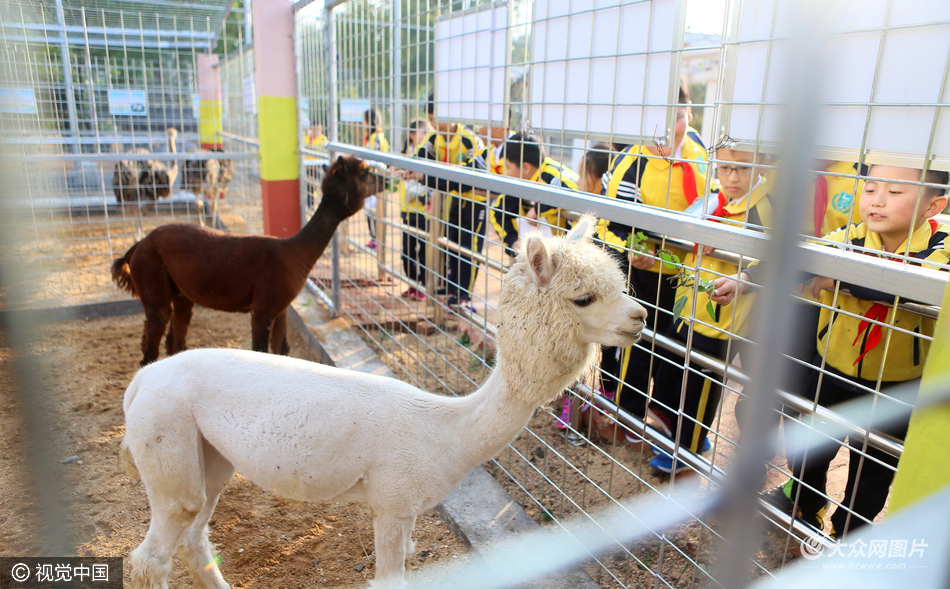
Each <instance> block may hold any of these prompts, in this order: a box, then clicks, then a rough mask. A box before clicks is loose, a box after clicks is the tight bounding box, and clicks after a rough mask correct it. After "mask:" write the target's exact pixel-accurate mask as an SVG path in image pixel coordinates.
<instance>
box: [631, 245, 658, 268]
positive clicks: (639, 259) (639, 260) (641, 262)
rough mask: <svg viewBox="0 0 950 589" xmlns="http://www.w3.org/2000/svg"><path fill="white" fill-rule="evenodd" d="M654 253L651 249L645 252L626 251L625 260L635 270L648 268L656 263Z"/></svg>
mask: <svg viewBox="0 0 950 589" xmlns="http://www.w3.org/2000/svg"><path fill="white" fill-rule="evenodd" d="M654 255H655V252H654V251H653V249H648V250H647V251H645V252H627V260H629V262H630V265H631V266H633V267H634V268H636V269H637V270H649V269H650V268H652V267H653V264H655V263H656V259H654V257H653V256H654Z"/></svg>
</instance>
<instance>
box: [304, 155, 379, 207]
mask: <svg viewBox="0 0 950 589" xmlns="http://www.w3.org/2000/svg"><path fill="white" fill-rule="evenodd" d="M385 187H386V179H385V178H384V177H382V176H380V175H378V174H376V173H374V171H373V169H372V167H371V166H370V165H369V164H367V163H366V162H364V161H362V160H359V159H357V158H355V157H353V156H347V157H343V156H340V157H339V158H337V160H336V161H335V162H333V164H332V165H331V166H330V168H329V169H328V170H327V174H326V177H325V178H324V179H323V184H322V185H321V188H322V190H323V201H322V202H321V203H320V208H322V209H324V210H325V211H326V210H329V211H333V212H335V213H336V214H337V215H339V216H340V219H345V218H347V217H349V216H351V215H355V214H356V213H358V212H359V211H360V210H361V209H362V208H363V201H364V200H366V197H368V196H370V195H371V194H376V193H378V192H382V191H383V190H384V189H385Z"/></svg>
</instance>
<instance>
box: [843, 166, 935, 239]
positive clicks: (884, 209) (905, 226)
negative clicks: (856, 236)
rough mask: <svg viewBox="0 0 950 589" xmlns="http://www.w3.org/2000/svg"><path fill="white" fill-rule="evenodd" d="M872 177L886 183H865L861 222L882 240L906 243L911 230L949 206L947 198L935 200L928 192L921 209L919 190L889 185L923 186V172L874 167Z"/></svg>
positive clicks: (871, 171)
mask: <svg viewBox="0 0 950 589" xmlns="http://www.w3.org/2000/svg"><path fill="white" fill-rule="evenodd" d="M868 175H869V176H871V177H872V178H884V180H868V181H867V182H865V183H864V193H863V194H862V195H861V204H860V211H861V220H862V221H864V222H865V223H867V226H868V229H870V230H871V231H875V232H877V233H879V234H881V236H882V238H885V239H886V238H891V239H892V240H894V241H895V242H896V244H897V245H900V244H901V243H903V242H904V240H905V239H906V238H907V233H908V231H910V228H911V227H913V228H914V229H916V228H917V227H919V226H920V225H921V223H923V222H924V219H927V218H930V217H933V216H934V215H936V214H937V213H939V212H940V211H941V210H943V207H944V206H946V202H947V200H946V198H945V197H935V196H932V195H931V194H928V193H929V191H928V190H926V189H925V190H924V191H923V196H922V197H921V201H920V204H919V205H918V204H917V195H918V194H920V193H921V190H920V187H919V186H917V185H914V184H898V183H894V182H888V181H887V180H903V181H906V182H920V170H915V169H914V168H899V167H896V166H872V167H871V170H870V172H868ZM915 208H916V211H915V210H914V209H915ZM885 245H886V244H885Z"/></svg>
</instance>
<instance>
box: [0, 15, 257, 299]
mask: <svg viewBox="0 0 950 589" xmlns="http://www.w3.org/2000/svg"><path fill="white" fill-rule="evenodd" d="M204 6H205V7H204V8H202V9H199V10H187V9H168V10H165V9H162V7H158V6H156V7H155V9H154V10H149V11H143V10H141V7H138V9H135V10H130V9H129V6H123V5H121V4H116V5H113V4H110V3H108V2H103V3H98V4H91V5H88V4H87V5H85V6H80V5H70V4H69V3H66V4H65V5H64V4H63V3H60V2H56V3H53V2H20V3H16V4H5V5H4V6H3V8H2V10H3V15H2V17H3V22H2V26H3V37H2V44H3V45H2V50H3V56H4V59H3V60H2V66H0V67H2V72H0V76H2V79H3V80H4V89H3V92H4V97H3V100H4V102H3V109H2V110H3V112H2V115H0V116H2V117H3V120H4V142H3V147H2V149H3V153H2V157H3V163H2V168H3V169H2V172H3V177H4V194H5V198H4V199H3V204H2V207H3V215H2V217H3V220H2V223H3V230H4V231H7V232H10V233H11V234H12V235H13V236H15V237H14V239H12V240H10V242H9V244H8V247H13V250H12V251H11V252H10V254H11V255H13V256H15V257H17V258H18V259H21V260H23V261H24V263H25V264H27V266H28V267H29V269H30V270H29V273H28V276H29V285H26V284H24V287H25V288H26V289H27V290H28V296H27V300H26V301H24V302H25V303H26V304H28V305H30V306H34V307H50V306H61V305H68V304H78V303H88V302H92V301H102V300H109V299H114V298H116V294H117V293H116V291H115V289H114V287H112V286H111V285H110V284H109V281H108V280H107V278H108V277H107V276H104V275H103V273H102V271H101V269H102V267H103V265H105V264H108V263H109V260H111V259H114V258H115V257H116V254H118V253H120V252H123V251H125V250H126V249H128V248H129V247H130V246H131V245H132V243H133V242H134V240H135V239H137V238H139V239H140V238H141V236H142V235H144V234H145V233H147V232H148V231H149V230H150V229H152V228H154V227H157V226H158V225H161V224H164V223H168V222H173V221H182V222H189V223H198V222H203V223H206V224H217V225H219V226H225V227H226V226H228V223H229V222H230V223H231V225H234V227H233V228H234V229H237V230H241V231H244V232H251V233H260V232H261V225H260V222H261V221H260V220H261V215H260V188H259V178H260V171H259V165H258V163H257V161H256V152H257V149H256V122H255V108H256V102H255V99H254V96H253V92H252V89H253V78H254V70H253V59H247V53H248V51H252V50H249V49H247V48H246V46H247V45H249V44H250V42H251V39H248V38H246V36H245V35H246V31H245V27H244V26H243V23H242V22H241V20H239V19H238V18H237V17H238V15H239V14H240V16H241V17H242V18H243V11H241V13H235V14H233V15H232V16H231V17H230V20H227V22H226V23H225V24H224V25H222V27H221V30H220V31H217V30H211V27H216V26H217V25H218V24H219V21H220V20H221V15H222V10H223V7H221V6H215V5H214V3H206V4H205V5H204ZM166 8H167V7H166ZM209 49H212V50H216V51H217V53H218V54H221V55H222V58H221V59H220V60H219V59H218V57H217V54H215V56H214V58H213V59H208V65H207V67H206V64H205V54H206V52H207V51H208V50H209ZM211 61H213V62H214V64H213V65H211V64H210V62H211ZM202 95H207V96H212V97H213V98H214V99H216V100H208V99H205V105H204V106H202ZM212 102H214V103H215V104H216V106H215V105H211V106H209V103H212ZM203 108H204V111H202V109H203ZM202 112H204V119H203V118H202ZM209 115H211V116H212V117H214V116H215V115H216V117H217V118H216V120H211V121H209ZM202 125H204V128H205V132H204V134H203V133H202V128H203V127H202ZM209 125H212V126H214V128H215V129H217V130H221V131H224V132H225V133H228V134H229V135H228V136H224V135H217V136H216V138H213V139H210V140H209V138H208V137H207V136H206V135H207V128H208V127H209ZM169 129H173V130H174V132H175V133H176V137H175V139H174V141H171V142H170V141H169V137H168V133H169V131H168V130H169ZM231 137H234V139H232V138H231ZM218 150H220V151H218ZM219 154H220V155H219ZM221 167H223V168H225V169H226V170H227V173H218V172H217V171H216V172H215V173H214V174H213V175H211V176H209V174H208V170H209V168H214V169H215V170H218V168H221ZM212 176H213V177H212ZM209 179H211V182H210V183H209V181H208V180H209ZM169 180H171V182H169ZM198 199H202V200H205V201H208V203H207V206H205V207H204V213H203V214H201V215H200V214H199V212H198V210H197V207H196V201H197V200H198ZM212 205H213V206H212ZM10 244H12V245H10Z"/></svg>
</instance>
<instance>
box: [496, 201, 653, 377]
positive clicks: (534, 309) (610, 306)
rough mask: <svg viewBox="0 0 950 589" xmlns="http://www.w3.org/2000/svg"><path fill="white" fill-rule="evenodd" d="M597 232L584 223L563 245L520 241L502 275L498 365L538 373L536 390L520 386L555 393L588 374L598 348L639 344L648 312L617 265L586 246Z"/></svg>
mask: <svg viewBox="0 0 950 589" xmlns="http://www.w3.org/2000/svg"><path fill="white" fill-rule="evenodd" d="M595 224H596V220H595V219H594V218H593V217H590V216H584V217H581V219H580V220H579V221H578V222H577V224H576V225H575V226H574V229H572V230H571V232H570V233H568V234H567V236H565V237H563V238H560V237H555V238H543V237H541V236H540V235H531V236H529V237H527V238H525V239H524V240H523V242H522V246H521V251H520V252H519V253H518V258H517V261H516V263H515V264H514V265H513V266H512V267H511V269H510V270H509V271H508V274H507V275H505V278H504V281H503V282H502V287H501V300H500V304H499V309H498V315H499V321H498V323H499V325H498V347H499V353H500V355H501V358H502V359H503V360H507V361H508V362H512V361H514V362H515V363H521V364H522V366H520V368H519V370H520V371H521V372H527V373H532V372H535V374H534V376H533V377H530V376H529V378H528V381H532V383H533V384H529V383H527V382H526V383H523V384H522V386H525V387H528V386H541V385H542V383H543V382H546V381H547V380H551V379H554V381H558V382H553V381H552V382H551V383H550V384H551V385H552V386H557V387H560V386H567V385H569V384H570V381H572V380H573V379H575V378H576V377H577V376H578V375H579V374H580V373H582V372H583V371H584V370H586V369H587V368H588V366H589V363H590V362H591V361H592V358H593V356H594V353H595V351H596V348H597V346H598V345H607V346H621V347H626V346H630V345H633V344H635V343H636V342H637V341H638V340H639V339H640V332H641V331H642V330H643V327H644V325H645V319H646V310H645V309H644V308H643V307H642V306H641V305H640V304H638V303H637V302H636V301H635V300H633V299H632V298H631V297H629V296H627V294H626V289H627V286H626V280H625V279H624V276H623V272H621V270H620V265H619V264H618V262H617V261H616V259H614V258H613V257H611V256H610V255H609V254H608V253H607V252H606V251H604V250H603V249H602V248H600V247H597V246H596V245H594V243H593V242H592V241H591V239H590V237H591V235H592V233H593V230H594V227H595ZM519 358H520V360H519ZM525 359H527V360H528V362H522V361H521V360H525ZM535 367H536V368H535ZM559 371H561V372H559ZM560 380H564V381H565V382H566V384H560ZM556 392H560V391H559V390H558V391H556Z"/></svg>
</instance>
